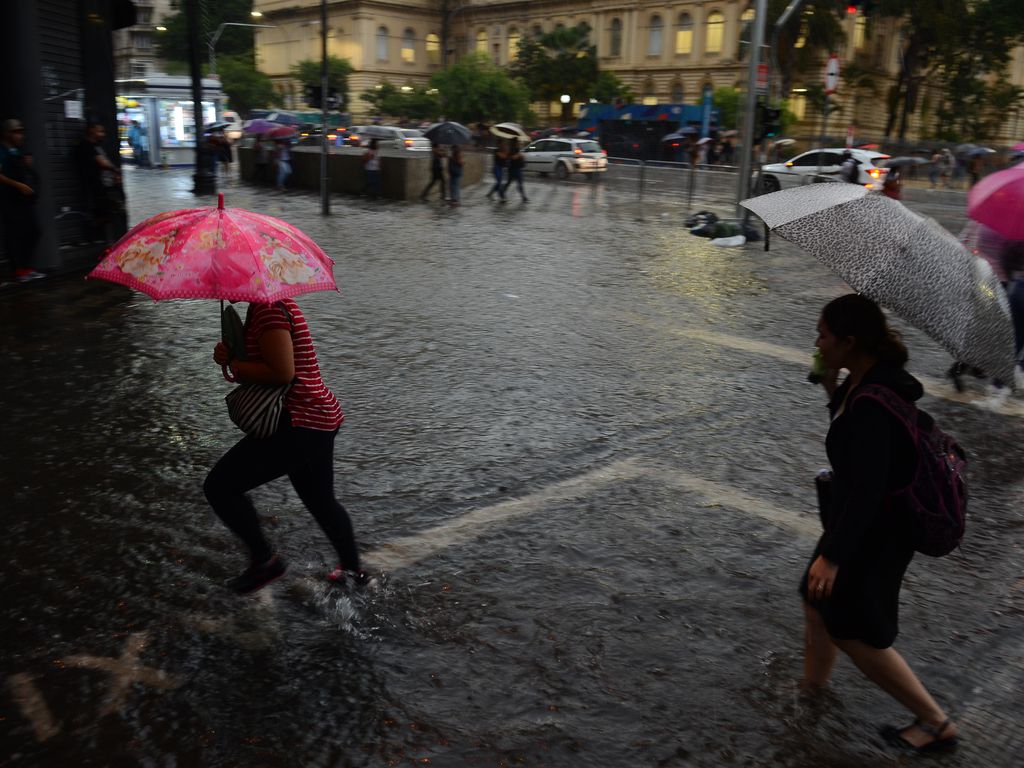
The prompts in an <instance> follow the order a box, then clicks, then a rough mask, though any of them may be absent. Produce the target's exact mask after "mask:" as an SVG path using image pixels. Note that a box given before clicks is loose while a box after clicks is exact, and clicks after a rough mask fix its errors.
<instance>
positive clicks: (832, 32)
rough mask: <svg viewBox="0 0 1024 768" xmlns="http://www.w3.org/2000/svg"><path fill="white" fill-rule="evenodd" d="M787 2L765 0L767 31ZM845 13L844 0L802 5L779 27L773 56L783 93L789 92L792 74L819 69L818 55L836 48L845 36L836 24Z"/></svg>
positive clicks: (819, 56)
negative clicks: (766, 4)
mask: <svg viewBox="0 0 1024 768" xmlns="http://www.w3.org/2000/svg"><path fill="white" fill-rule="evenodd" d="M787 5H789V0H769V2H768V26H767V30H768V32H767V33H770V30H771V29H772V27H773V25H774V24H775V22H776V20H777V19H778V18H779V17H780V16H782V13H783V11H784V10H785V9H786V6H787ZM845 13H846V4H845V3H843V4H841V5H840V4H830V3H828V2H822V3H818V4H815V5H805V6H804V7H803V8H802V9H801V10H800V11H798V12H797V13H794V14H793V15H792V16H791V17H790V19H789V21H787V22H786V24H785V26H783V27H782V29H781V30H779V36H778V45H777V47H776V57H777V59H778V66H779V75H780V76H781V79H782V92H783V93H789V91H790V88H792V87H793V79H794V77H795V76H796V75H807V74H809V73H811V72H814V71H816V70H819V69H820V68H821V60H822V56H823V55H824V54H826V53H828V52H830V51H834V50H837V49H838V48H839V44H840V43H841V42H842V41H843V40H844V39H845V35H844V33H843V28H842V25H841V24H840V18H841V17H842V16H843V14H845ZM801 40H802V41H803V42H802V45H801V46H800V47H799V48H798V47H797V43H798V42H800V41H801Z"/></svg>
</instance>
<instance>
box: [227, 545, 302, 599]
mask: <svg viewBox="0 0 1024 768" xmlns="http://www.w3.org/2000/svg"><path fill="white" fill-rule="evenodd" d="M287 570H288V565H287V564H286V563H285V561H284V560H282V559H281V558H280V557H278V556H277V555H274V556H273V557H272V558H270V559H269V560H267V562H265V563H260V564H259V565H254V566H252V567H251V568H248V569H247V570H245V571H244V572H243V573H242V574H241V575H239V576H236V577H235V578H233V579H232V580H231V581H229V582H228V586H229V587H231V589H233V590H234V591H235V592H237V593H238V594H240V595H247V594H249V593H250V592H255V591H256V590H258V589H263V587H265V586H267V584H269V583H270V582H272V581H274V580H275V579H279V578H281V577H282V576H284V572H285V571H287Z"/></svg>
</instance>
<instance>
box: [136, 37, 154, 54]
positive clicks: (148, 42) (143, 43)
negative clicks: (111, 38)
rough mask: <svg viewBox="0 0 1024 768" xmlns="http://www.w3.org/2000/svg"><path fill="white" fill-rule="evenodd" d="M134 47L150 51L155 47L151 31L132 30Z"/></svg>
mask: <svg viewBox="0 0 1024 768" xmlns="http://www.w3.org/2000/svg"><path fill="white" fill-rule="evenodd" d="M132 47H133V48H137V49H138V50H140V51H148V50H150V49H151V48H152V47H153V36H152V35H151V34H149V32H132Z"/></svg>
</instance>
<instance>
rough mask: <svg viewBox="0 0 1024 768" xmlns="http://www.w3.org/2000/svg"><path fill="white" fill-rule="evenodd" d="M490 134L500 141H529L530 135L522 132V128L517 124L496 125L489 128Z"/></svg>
mask: <svg viewBox="0 0 1024 768" xmlns="http://www.w3.org/2000/svg"><path fill="white" fill-rule="evenodd" d="M491 133H493V134H494V135H495V136H498V137H499V138H502V139H518V140H519V141H527V142H528V141H529V140H530V134H528V133H527V132H526V131H524V130H523V126H521V125H519V123H497V124H495V125H492V126H491Z"/></svg>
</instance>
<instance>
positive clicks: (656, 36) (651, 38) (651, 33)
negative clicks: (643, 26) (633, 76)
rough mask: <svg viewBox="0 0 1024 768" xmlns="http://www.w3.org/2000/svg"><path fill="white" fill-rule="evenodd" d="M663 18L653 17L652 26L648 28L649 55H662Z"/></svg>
mask: <svg viewBox="0 0 1024 768" xmlns="http://www.w3.org/2000/svg"><path fill="white" fill-rule="evenodd" d="M661 31H662V23H661V16H651V25H650V26H649V27H648V28H647V55H648V56H660V55H661Z"/></svg>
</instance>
